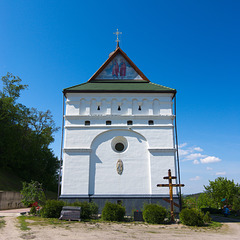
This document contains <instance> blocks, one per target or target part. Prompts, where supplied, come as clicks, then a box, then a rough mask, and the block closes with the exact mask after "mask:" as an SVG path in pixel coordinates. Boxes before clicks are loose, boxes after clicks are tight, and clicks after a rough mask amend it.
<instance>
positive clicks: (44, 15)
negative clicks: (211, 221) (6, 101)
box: [0, 0, 240, 193]
mask: <svg viewBox="0 0 240 240" xmlns="http://www.w3.org/2000/svg"><path fill="white" fill-rule="evenodd" d="M239 12H240V2H239V1H237V0H235V1H231V0H230V1H229V0H228V1H227V0H224V1H221V0H216V1H214V0H211V1H205V0H203V1H195V0H189V1H187V0H182V1H177V0H176V1H174V0H173V1H163V0H157V1H153V0H149V1H139V0H138V1H135V0H133V1H131V0H128V1H125V0H122V1H81V0H79V1H71V0H69V1H61V0H58V1H55V0H48V1H44V0H38V1H37V0H24V1H20V0H19V1H14V0H10V1H9V0H1V1H0V23H1V24H0V33H1V37H0V74H1V76H4V75H5V74H6V73H7V72H11V73H13V74H14V75H17V76H19V77H21V78H22V80H23V83H24V84H28V85H29V89H28V90H27V91H24V92H23V93H22V97H21V98H20V101H21V102H22V103H23V104H25V105H26V106H28V107H36V108H38V109H39V110H43V111H46V110H47V109H50V110H51V112H52V114H53V116H54V120H55V121H56V124H57V126H61V121H62V89H63V88H66V87H69V86H72V85H76V84H79V83H83V82H85V81H87V80H88V79H89V78H90V77H91V76H92V75H93V74H94V73H95V71H96V70H97V69H98V68H99V67H100V66H101V65H102V63H103V62H104V61H105V60H106V59H107V58H108V54H109V53H110V52H112V51H113V50H114V49H115V46H116V43H115V38H116V36H115V35H113V32H115V31H116V29H117V28H118V29H119V30H120V31H121V32H122V35H121V36H120V40H121V42H120V47H121V48H122V49H123V51H125V52H126V53H127V55H128V56H129V57H130V58H131V59H132V60H133V62H134V63H135V64H136V65H137V66H138V67H139V68H140V69H141V71H142V72H143V73H144V74H145V75H146V76H147V77H148V78H149V80H150V81H152V82H155V83H158V84H161V85H165V86H168V87H171V88H175V89H177V91H178V93H177V121H178V135H179V143H180V156H181V175H182V183H184V184H185V185H186V187H184V188H183V192H184V193H196V192H200V191H202V190H203V185H204V184H205V185H206V184H208V180H213V179H215V178H216V177H219V176H223V177H227V178H228V179H234V181H235V182H238V183H240V154H239V149H240V126H239V125H240V124H239V123H240V107H239V104H240V101H239V87H240V44H239V43H240V27H239V26H240V14H239ZM0 87H2V85H1V86H0ZM55 137H56V140H55V142H54V143H53V144H52V148H53V150H54V152H55V154H56V155H57V156H59V155H60V140H61V131H59V132H58V133H56V134H55ZM159 181H160V182H162V180H161V179H159Z"/></svg>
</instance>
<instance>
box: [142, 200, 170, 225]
mask: <svg viewBox="0 0 240 240" xmlns="http://www.w3.org/2000/svg"><path fill="white" fill-rule="evenodd" d="M166 216H167V210H166V209H165V208H164V207H162V206H160V205H158V204H145V205H144V207H143V219H144V221H146V222H147V223H157V224H159V223H163V222H164V219H165V217H166Z"/></svg>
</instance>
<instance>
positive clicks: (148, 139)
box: [62, 93, 175, 195]
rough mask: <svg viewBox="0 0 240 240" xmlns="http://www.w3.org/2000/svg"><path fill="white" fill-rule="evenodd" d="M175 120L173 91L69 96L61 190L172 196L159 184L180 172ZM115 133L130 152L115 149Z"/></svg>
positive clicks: (64, 192)
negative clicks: (118, 164)
mask: <svg viewBox="0 0 240 240" xmlns="http://www.w3.org/2000/svg"><path fill="white" fill-rule="evenodd" d="M139 105H140V106H141V111H139V110H138V107H139ZM97 106H100V110H97ZM118 106H120V107H121V110H120V111H118V110H117V108H118ZM173 119H174V116H172V94H137V93H134V94H100V93H99V94H77V93H74V94H67V100H66V116H65V134H64V149H65V152H64V154H63V163H64V164H63V180H62V194H71V195H74V194H75V195H88V194H98V195H104V194H105V195H106V194H168V189H167V188H162V189H160V188H157V187H156V184H157V183H161V182H162V181H165V180H163V179H162V177H163V176H167V173H168V169H171V170H172V173H173V175H174V174H175V163H174V157H175V151H174V128H173ZM107 120H110V121H112V125H110V126H106V121H107ZM128 120H132V121H133V125H129V126H128V125H127V121H128ZM149 120H153V121H154V125H148V121H149ZM85 121H90V122H91V124H90V126H85ZM115 136H124V137H125V138H126V139H127V141H128V143H129V145H128V149H127V150H126V151H125V152H123V153H116V152H114V151H113V150H112V147H111V141H112V139H113V138H114V137H115ZM84 151H85V152H84ZM90 152H91V153H90ZM118 159H121V160H122V161H123V164H124V171H123V174H122V175H119V174H117V171H116V162H117V160H118ZM163 183H164V182H163Z"/></svg>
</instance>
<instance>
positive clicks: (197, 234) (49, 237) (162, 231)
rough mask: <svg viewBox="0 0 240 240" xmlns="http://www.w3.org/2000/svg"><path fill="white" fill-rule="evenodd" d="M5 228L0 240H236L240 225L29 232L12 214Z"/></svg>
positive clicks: (86, 226) (67, 227) (95, 226)
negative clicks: (22, 228) (22, 227)
mask: <svg viewBox="0 0 240 240" xmlns="http://www.w3.org/2000/svg"><path fill="white" fill-rule="evenodd" d="M4 220H5V221H6V225H5V226H4V227H3V228H2V229H0V240H22V239H35V240H66V239H67V240H82V239H84V240H86V239H87V240H95V239H96V240H101V239H104V240H113V239H116V240H118V239H119V240H120V239H121V240H122V239H134V240H136V239H140V240H145V239H149V240H155V239H164V240H172V239H174V240H175V239H176V240H179V239H184V240H185V239H186V240H190V239H191V240H192V239H194V240H200V239H201V240H202V239H207V240H218V239H224V240H230V239H231V240H235V239H236V240H237V239H240V237H239V236H240V223H239V222H226V223H224V225H223V226H222V228H220V229H216V230H214V229H208V228H189V227H186V226H183V225H181V224H173V225H148V224H143V223H137V224H136V223H121V224H117V223H84V222H76V223H74V224H71V223H69V224H68V223H67V224H64V225H61V226H60V225H54V224H53V225H47V226H41V225H31V226H30V228H31V230H28V231H22V230H20V228H19V227H17V225H18V224H19V223H18V220H17V216H16V214H15V215H14V214H12V215H11V214H10V215H9V216H6V215H5V217H4ZM28 221H29V220H28Z"/></svg>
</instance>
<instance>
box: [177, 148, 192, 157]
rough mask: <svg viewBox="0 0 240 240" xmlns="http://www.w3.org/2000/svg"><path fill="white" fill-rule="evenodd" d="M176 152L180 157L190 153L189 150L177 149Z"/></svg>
mask: <svg viewBox="0 0 240 240" xmlns="http://www.w3.org/2000/svg"><path fill="white" fill-rule="evenodd" d="M178 152H179V155H180V156H186V155H188V154H189V153H190V150H183V149H179V150H178Z"/></svg>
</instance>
